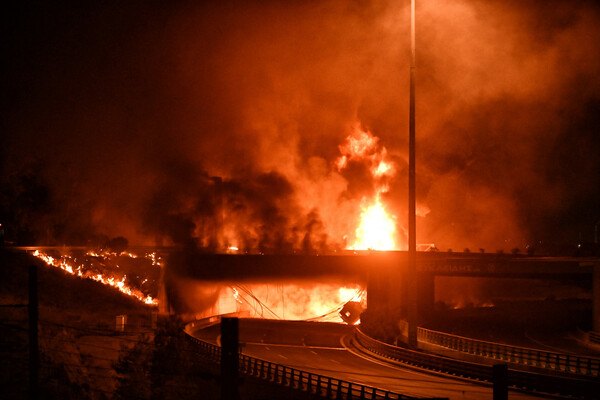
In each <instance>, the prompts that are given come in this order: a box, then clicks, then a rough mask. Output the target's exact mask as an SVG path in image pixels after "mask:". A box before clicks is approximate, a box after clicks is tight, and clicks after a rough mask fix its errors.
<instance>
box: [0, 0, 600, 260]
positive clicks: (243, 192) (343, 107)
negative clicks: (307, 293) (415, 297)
mask: <svg viewBox="0 0 600 400" xmlns="http://www.w3.org/2000/svg"><path fill="white" fill-rule="evenodd" d="M8 14H10V17H9V16H8ZM5 18H6V19H10V22H7V23H6V24H5V26H6V32H5V34H4V35H3V41H4V44H5V46H4V48H5V59H6V60H7V64H8V65H7V69H8V74H3V77H2V79H3V88H5V90H3V100H2V101H3V109H4V110H5V116H6V118H4V123H3V135H2V138H1V139H0V140H1V141H2V142H1V143H0V145H1V146H0V152H1V153H2V154H0V155H2V157H0V158H1V161H0V162H1V164H0V168H2V174H1V176H2V182H1V184H2V192H1V193H2V197H1V199H0V200H1V201H0V211H1V214H0V218H1V219H2V223H3V224H4V226H7V228H6V230H7V232H8V233H10V230H11V229H15V230H19V229H20V230H21V231H22V232H26V233H28V235H24V237H27V238H28V240H35V241H38V242H49V241H52V240H54V241H56V242H59V243H60V242H69V241H76V240H82V238H84V237H86V235H87V236H92V235H94V234H97V235H100V234H102V235H107V236H108V237H115V236H125V237H127V238H128V239H129V241H130V243H132V244H136V243H149V244H151V243H155V242H157V241H158V242H160V241H161V240H162V241H163V242H164V243H165V244H167V243H168V242H169V241H171V242H178V243H181V242H186V241H187V240H189V238H193V239H194V241H196V242H198V241H199V242H200V245H202V246H208V247H210V246H212V245H214V244H213V243H211V239H210V238H211V237H214V235H212V234H209V232H210V231H211V230H212V231H215V230H218V233H217V235H216V236H217V238H220V241H221V242H222V243H221V245H222V246H225V245H229V246H233V245H237V246H239V247H240V248H248V249H249V248H255V249H261V248H263V247H264V248H265V249H273V248H279V249H289V248H290V247H295V248H303V246H304V248H305V249H310V250H311V251H319V249H321V248H329V249H335V248H343V247H346V245H347V243H344V235H348V234H349V233H352V232H354V230H355V229H356V221H357V220H358V218H359V217H360V200H361V195H359V193H361V194H362V192H363V191H364V190H367V189H368V187H369V185H370V183H365V181H362V180H359V175H360V174H359V173H358V172H360V168H357V169H356V172H357V174H356V175H355V174H347V173H340V172H338V171H337V170H336V168H335V165H334V162H335V159H336V158H337V157H338V155H339V148H338V146H340V145H342V144H343V143H344V140H345V138H346V137H347V136H348V134H349V133H350V132H351V126H352V124H354V123H355V122H356V121H360V122H361V123H362V124H363V126H365V127H368V130H369V131H370V132H372V134H373V135H374V136H376V137H378V138H379V143H380V144H381V145H383V146H385V148H386V149H387V151H388V155H389V157H390V159H391V160H393V161H394V163H395V164H396V166H397V171H396V175H395V178H394V179H393V181H391V182H390V186H389V191H388V192H386V193H385V196H383V200H384V201H385V203H386V206H388V207H389V208H390V210H391V212H392V213H393V214H394V215H396V216H397V217H398V219H399V222H400V224H402V220H403V219H404V218H405V216H404V214H405V210H406V188H407V182H406V179H407V171H406V154H407V136H408V135H407V132H408V8H407V4H404V3H398V2H388V3H387V4H386V3H385V2H376V3H373V4H371V3H365V2H350V3H349V2H346V1H343V2H342V1H324V2H308V3H307V2H277V1H268V2H260V3H258V2H257V3H255V4H247V2H235V1H225V2H219V3H209V4H204V3H202V4H197V3H196V2H185V1H182V2H169V3H168V4H166V3H165V4H160V5H159V4H149V3H148V4H140V3H135V4H134V3H127V4H119V5H118V6H117V5H116V3H115V4H112V3H110V2H85V3H84V4H78V5H74V6H73V8H69V9H67V8H61V7H56V6H50V5H48V6H44V5H40V6H39V7H35V8H31V9H29V8H27V7H26V6H23V8H22V9H20V10H16V11H15V12H14V13H7V16H6V17H5ZM417 18H418V21H417V22H418V27H417V34H418V37H417V46H418V48H417V179H418V182H417V196H418V198H417V201H418V202H419V203H420V204H421V205H422V206H423V207H425V205H426V207H427V208H428V209H429V210H430V211H429V213H426V212H423V213H422V215H423V216H420V217H418V220H417V224H418V225H417V226H418V229H417V241H418V242H419V243H435V244H436V245H438V247H439V248H440V249H445V248H450V247H451V248H453V249H456V250H462V249H463V248H465V247H469V248H471V249H473V250H474V249H477V248H480V247H482V248H486V249H489V250H491V251H494V250H496V249H499V248H504V249H510V248H513V247H520V248H523V247H524V245H525V243H531V242H532V241H534V240H538V239H540V240H549V239H553V240H557V241H561V240H564V241H567V240H575V238H578V237H579V233H580V232H581V237H582V240H588V241H589V240H591V235H592V231H593V224H594V223H595V222H596V221H597V220H598V219H600V210H599V209H598V204H600V201H598V199H599V198H600V183H599V178H598V177H599V176H600V172H599V170H600V159H599V158H598V157H597V154H598V153H599V152H600V151H599V149H600V145H599V140H600V139H599V136H598V134H597V132H598V129H599V128H600V122H599V119H598V112H597V111H598V108H599V105H600V99H599V94H600V80H599V79H598V71H599V70H600V51H598V41H597V39H596V38H598V37H600V32H599V30H600V24H598V22H599V21H600V12H599V9H598V6H597V5H596V4H595V3H594V2H592V1H570V2H564V1H545V2H541V1H534V0H530V1H508V2H506V1H479V0H473V1H466V0H451V1H444V2H442V1H435V0H429V1H422V2H419V5H418V15H417ZM214 177H220V178H221V179H222V181H221V184H220V185H221V189H222V193H223V195H222V196H221V195H220V194H219V195H217V196H215V194H214V193H215V192H214V189H215V186H216V182H217V181H215V180H214V179H213V178H214ZM363 185H365V186H363ZM217 192H218V191H217ZM221 199H223V203H222V206H221ZM215 201H216V203H215ZM15 209H16V210H18V212H14V210H15ZM219 210H221V211H222V213H223V224H222V225H221V228H220V230H219V229H217V228H215V227H214V225H215V224H216V223H215V222H214V221H215V220H217V222H219V219H220V218H221V217H220V215H215V212H217V214H219ZM424 210H425V211H426V209H425V208H424ZM234 216H235V218H234ZM229 217H231V218H229ZM32 221H33V222H32ZM242 223H243V225H244V227H245V230H243V229H242V228H243V227H242V226H240V225H242ZM216 225H218V224H216ZM236 225H237V226H236ZM234 231H236V232H238V233H241V234H240V235H238V236H239V237H234V236H235V235H233V233H232V232H234ZM234 240H239V241H240V243H234Z"/></svg>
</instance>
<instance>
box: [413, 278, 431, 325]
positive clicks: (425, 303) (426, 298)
mask: <svg viewBox="0 0 600 400" xmlns="http://www.w3.org/2000/svg"><path fill="white" fill-rule="evenodd" d="M417 293H418V298H417V310H418V313H419V315H418V320H419V322H423V321H424V320H427V319H428V318H430V317H431V316H432V315H433V307H434V304H435V276H434V275H433V274H430V273H419V274H418V275H417Z"/></svg>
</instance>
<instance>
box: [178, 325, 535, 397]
mask: <svg viewBox="0 0 600 400" xmlns="http://www.w3.org/2000/svg"><path fill="white" fill-rule="evenodd" d="M219 329H220V328H219V326H218V325H213V326H209V327H205V328H199V329H195V330H191V331H190V334H192V336H194V337H196V338H198V339H201V340H205V341H209V342H212V343H217V341H218V335H219ZM239 333H240V342H241V343H242V349H241V351H242V353H243V354H246V355H248V356H250V357H254V358H257V359H261V360H265V361H269V362H272V363H277V364H281V365H285V366H289V367H292V368H296V369H300V370H304V371H307V372H311V373H315V374H320V375H324V376H329V377H332V378H337V379H341V380H345V381H350V382H354V383H359V384H363V385H368V386H373V387H377V388H381V389H385V390H389V391H393V392H397V393H402V394H404V395H409V396H414V397H447V398H449V399H450V400H485V399H490V400H491V399H492V388H491V385H489V384H484V383H480V382H471V381H467V380H463V379H457V378H451V377H446V376H440V375H434V374H431V373H430V372H425V371H420V370H416V369H411V368H408V367H403V366H397V365H393V364H389V363H385V362H382V361H378V360H373V359H371V358H369V357H367V356H365V355H363V354H361V353H360V352H357V351H355V350H353V349H352V346H348V345H347V344H346V342H348V343H349V341H348V340H344V338H345V337H346V338H349V337H350V333H351V328H349V327H347V326H345V325H341V324H330V323H318V322H295V321H269V320H244V319H242V320H240V332H239ZM509 398H510V399H511V400H513V399H514V400H526V399H540V396H534V395H530V394H526V393H522V392H513V391H511V392H510V395H509Z"/></svg>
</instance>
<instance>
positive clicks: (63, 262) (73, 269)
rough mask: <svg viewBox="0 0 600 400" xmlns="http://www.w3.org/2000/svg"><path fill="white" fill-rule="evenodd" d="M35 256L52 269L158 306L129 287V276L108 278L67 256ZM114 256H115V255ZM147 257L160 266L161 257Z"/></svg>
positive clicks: (153, 299)
mask: <svg viewBox="0 0 600 400" xmlns="http://www.w3.org/2000/svg"><path fill="white" fill-rule="evenodd" d="M33 255H34V257H37V258H39V259H40V260H42V261H44V262H45V263H46V264H47V265H49V266H51V267H55V268H60V269H62V270H63V271H65V272H67V273H68V274H71V275H75V276H78V277H80V278H87V279H92V280H95V281H97V282H100V283H102V284H104V285H107V286H111V287H113V288H115V289H117V290H119V291H120V292H121V293H124V294H126V295H128V296H131V297H134V298H136V299H138V300H139V301H141V302H143V303H145V304H149V305H157V304H158V300H157V299H155V298H153V297H151V296H146V295H144V294H143V293H142V292H141V291H140V290H137V289H135V288H132V287H130V286H127V284H126V283H125V280H126V279H127V275H123V276H122V277H121V278H119V277H117V276H107V275H105V274H100V273H96V272H91V271H86V270H85V269H84V265H83V264H80V265H75V264H76V262H75V259H73V258H72V257H70V256H67V255H64V256H61V257H60V258H55V257H52V256H50V255H48V254H46V253H43V252H41V251H39V250H36V251H35V252H34V253H33ZM87 255H88V256H92V257H107V256H108V254H103V255H101V254H98V253H95V252H92V251H90V252H88V253H87ZM113 255H114V253H113ZM121 255H122V256H127V257H131V258H137V257H138V256H137V255H135V254H132V253H123V254H121ZM145 257H146V258H147V259H149V260H151V261H152V265H160V261H159V257H158V256H157V255H156V253H149V254H146V256H145ZM146 281H147V280H145V281H144V282H143V283H145V282H146Z"/></svg>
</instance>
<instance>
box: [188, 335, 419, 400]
mask: <svg viewBox="0 0 600 400" xmlns="http://www.w3.org/2000/svg"><path fill="white" fill-rule="evenodd" d="M186 333H187V337H188V338H189V339H190V340H192V341H193V342H194V343H196V345H197V346H198V349H199V350H200V352H201V353H203V354H204V355H205V356H206V358H208V359H209V360H211V361H213V362H215V363H217V364H218V363H220V362H221V347H220V346H217V345H215V344H212V343H209V342H206V341H204V340H201V339H198V338H196V337H194V336H192V335H191V333H190V332H189V331H188V330H187V329H186ZM239 371H240V372H241V373H243V374H245V375H247V376H251V377H254V378H258V379H262V380H264V381H267V382H270V383H272V384H275V385H280V386H284V387H287V388H291V389H296V390H300V391H303V392H306V393H308V394H311V395H313V396H316V397H321V398H327V399H343V400H350V399H357V400H358V399H360V400H366V399H369V400H378V399H393V400H396V399H397V400H413V399H414V400H416V399H417V398H416V397H411V396H406V395H403V394H399V393H394V392H390V391H387V390H383V389H378V388H375V387H372V386H367V385H361V384H358V383H353V382H349V381H344V380H341V379H337V378H332V377H329V376H325V375H320V374H314V373H311V372H307V371H302V370H299V369H296V368H291V367H287V366H285V365H281V364H276V363H273V362H270V361H264V360H260V359H258V358H254V357H250V356H247V355H244V354H240V358H239ZM419 399H421V400H422V398H419ZM430 399H431V398H430Z"/></svg>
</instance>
